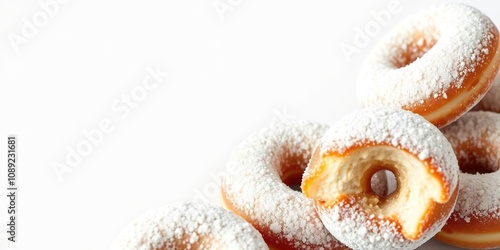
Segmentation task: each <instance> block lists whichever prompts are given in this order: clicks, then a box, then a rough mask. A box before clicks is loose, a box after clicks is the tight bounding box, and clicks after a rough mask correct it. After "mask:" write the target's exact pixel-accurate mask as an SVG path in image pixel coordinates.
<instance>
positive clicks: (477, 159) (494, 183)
mask: <svg viewBox="0 0 500 250" xmlns="http://www.w3.org/2000/svg"><path fill="white" fill-rule="evenodd" d="M442 131H443V133H444V135H445V136H446V137H447V138H448V140H449V141H450V143H451V145H452V146H453V148H454V150H455V154H456V155H457V157H458V164H459V166H460V170H461V173H460V190H459V192H458V198H457V204H456V206H455V210H454V212H453V213H452V215H451V217H450V218H449V219H448V222H447V223H446V225H445V226H444V228H443V229H442V231H441V232H440V233H439V234H437V235H436V239H438V240H440V241H443V242H445V243H448V244H450V245H454V246H458V247H462V248H474V249H480V248H482V249H486V248H488V249H489V248H498V247H500V171H498V170H499V168H500V114H496V113H492V112H482V111H477V112H469V113H467V114H465V115H464V116H462V117H461V118H460V119H458V120H457V121H456V122H454V123H452V124H450V125H449V126H446V127H445V128H443V129H442Z"/></svg>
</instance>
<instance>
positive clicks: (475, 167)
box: [457, 142, 500, 174]
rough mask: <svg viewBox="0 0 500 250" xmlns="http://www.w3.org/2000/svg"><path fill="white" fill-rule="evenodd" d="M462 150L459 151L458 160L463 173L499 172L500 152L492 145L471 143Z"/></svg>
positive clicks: (463, 146)
mask: <svg viewBox="0 0 500 250" xmlns="http://www.w3.org/2000/svg"><path fill="white" fill-rule="evenodd" d="M473 143H476V144H477V145H473ZM462 149H463V150H460V151H458V154H457V159H458V166H459V167H460V171H462V172H463V173H466V174H489V173H494V172H496V171H498V170H499V168H500V156H498V154H499V153H500V152H498V150H497V149H496V148H494V147H493V146H492V145H490V144H488V143H485V142H483V143H477V142H471V143H469V145H462Z"/></svg>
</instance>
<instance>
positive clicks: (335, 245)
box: [221, 121, 386, 249]
mask: <svg viewBox="0 0 500 250" xmlns="http://www.w3.org/2000/svg"><path fill="white" fill-rule="evenodd" d="M327 128H328V127H327V126H325V125H322V124H317V123H313V122H306V121H293V122H292V121H290V122H286V123H275V124H271V125H270V126H269V127H266V128H263V129H261V130H260V131H258V132H256V133H255V134H253V135H251V136H249V137H248V138H247V139H246V140H245V141H243V142H242V143H241V144H240V145H239V146H238V147H237V148H236V149H235V150H234V151H233V153H232V154H231V156H230V157H229V160H228V162H227V171H226V172H225V173H224V174H223V175H222V176H221V197H222V202H223V203H224V205H225V206H226V207H227V208H228V209H229V210H231V211H233V212H234V213H236V214H238V215H240V216H241V217H243V218H244V219H245V220H247V221H248V222H250V223H251V224H252V225H253V226H254V227H255V228H256V229H257V230H258V231H259V232H260V233H261V234H262V236H263V238H264V240H265V241H266V242H267V244H268V245H269V247H270V248H277V249H322V248H323V249H348V248H347V247H345V246H344V245H342V244H341V243H340V242H338V241H337V240H336V239H335V238H334V237H333V236H332V235H331V234H330V233H329V232H328V230H327V229H326V228H325V227H324V226H323V224H322V222H321V220H320V218H319V217H318V214H317V213H316V211H315V209H314V206H313V202H312V200H310V199H308V198H306V197H305V196H304V195H303V194H302V193H301V192H299V191H296V190H293V189H292V188H291V186H294V185H298V186H300V182H301V179H302V174H303V172H304V169H305V168H306V166H307V164H308V162H309V159H310V158H311V154H312V150H313V148H314V146H315V145H316V143H317V141H318V140H319V138H321V136H322V135H323V133H324V132H325V131H326V130H327ZM381 179H382V177H381ZM380 183H382V184H381V185H384V184H386V181H385V179H383V181H381V182H380Z"/></svg>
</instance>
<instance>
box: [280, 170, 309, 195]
mask: <svg viewBox="0 0 500 250" xmlns="http://www.w3.org/2000/svg"><path fill="white" fill-rule="evenodd" d="M303 173H304V169H302V168H301V167H298V166H295V167H288V168H287V171H285V172H284V173H283V174H282V176H281V181H282V182H283V183H284V184H285V185H287V186H288V187H289V188H291V189H292V190H294V191H297V192H302V190H301V189H300V183H301V181H302V174H303Z"/></svg>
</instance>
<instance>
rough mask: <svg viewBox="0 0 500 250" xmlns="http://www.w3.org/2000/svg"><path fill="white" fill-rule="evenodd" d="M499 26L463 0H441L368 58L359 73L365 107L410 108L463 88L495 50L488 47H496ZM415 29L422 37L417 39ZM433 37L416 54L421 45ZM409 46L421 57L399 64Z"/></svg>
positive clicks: (406, 22) (401, 27)
mask: <svg viewBox="0 0 500 250" xmlns="http://www.w3.org/2000/svg"><path fill="white" fill-rule="evenodd" d="M495 30H496V28H495V26H494V24H493V23H492V22H491V20H490V19H489V18H488V17H486V16H485V15H484V14H483V13H481V12H480V11H479V10H477V9H475V8H473V7H470V6H468V5H465V4H443V5H439V6H436V7H434V8H431V9H429V10H426V11H422V12H419V13H417V14H415V15H413V16H411V17H410V18H408V19H406V20H404V21H403V22H401V23H400V25H399V26H398V27H396V28H395V29H394V30H393V32H392V33H390V34H388V35H387V36H386V37H384V39H382V40H381V41H380V42H379V43H378V44H377V45H376V47H375V48H374V50H373V52H372V53H371V54H370V56H369V58H368V59H367V60H366V61H365V64H364V65H363V68H362V70H361V72H360V75H359V78H358V85H357V93H358V99H359V100H360V101H361V103H362V105H363V106H388V107H408V108H410V109H411V107H413V106H419V105H422V104H424V103H426V100H430V99H436V98H443V99H447V98H448V96H447V91H448V90H449V89H460V88H462V86H463V81H464V78H465V76H466V75H469V74H475V73H477V72H475V68H476V67H477V66H478V65H481V64H484V62H485V58H486V57H487V56H488V54H489V53H492V52H493V51H490V49H488V47H492V46H493V45H492V43H493V39H494V31H495ZM415 34H418V35H419V36H420V35H422V36H423V37H422V38H420V40H418V41H415V39H416V38H415ZM434 42H435V44H434V46H433V47H432V48H430V50H428V51H427V52H426V53H425V54H424V53H422V52H420V55H418V52H416V50H419V49H418V46H420V45H421V44H425V43H430V44H432V43H434ZM413 46H415V47H413ZM408 50H409V51H411V52H413V50H415V53H416V54H417V56H421V57H420V58H415V59H416V60H415V61H413V62H411V63H410V64H409V65H407V66H404V64H403V65H402V67H401V68H397V67H396V66H395V65H396V64H401V63H402V62H403V61H405V59H403V58H401V57H402V51H408ZM478 101H479V100H476V101H475V102H473V104H472V105H474V104H476V103H477V102H478Z"/></svg>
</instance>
